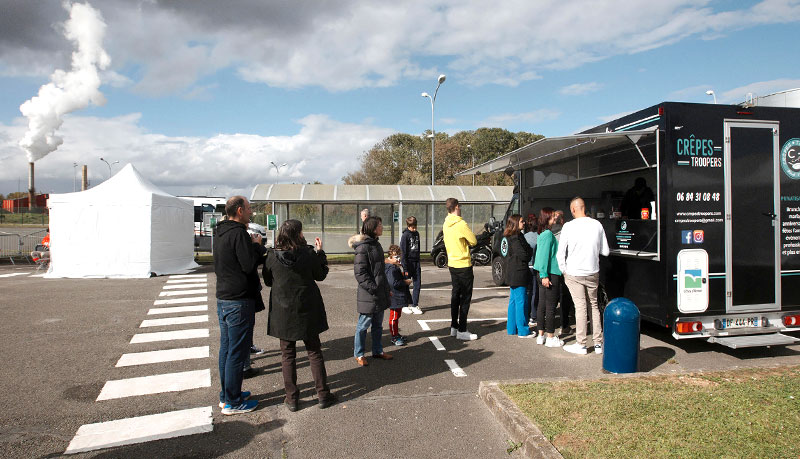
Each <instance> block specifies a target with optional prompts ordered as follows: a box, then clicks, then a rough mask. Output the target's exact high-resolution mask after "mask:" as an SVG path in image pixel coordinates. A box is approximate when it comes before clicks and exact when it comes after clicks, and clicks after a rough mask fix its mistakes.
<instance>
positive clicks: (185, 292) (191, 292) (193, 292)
mask: <svg viewBox="0 0 800 459" xmlns="http://www.w3.org/2000/svg"><path fill="white" fill-rule="evenodd" d="M198 293H208V289H205V288H199V289H196V290H175V291H174V292H173V291H169V292H161V293H159V294H158V296H179V295H197V294H198Z"/></svg>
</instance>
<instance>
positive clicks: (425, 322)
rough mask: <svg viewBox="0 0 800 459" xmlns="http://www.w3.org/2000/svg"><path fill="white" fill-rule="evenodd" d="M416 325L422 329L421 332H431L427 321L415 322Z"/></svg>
mask: <svg viewBox="0 0 800 459" xmlns="http://www.w3.org/2000/svg"><path fill="white" fill-rule="evenodd" d="M417 323H418V324H419V326H420V328H422V329H423V330H425V331H430V330H431V327H430V325H428V321H427V320H417Z"/></svg>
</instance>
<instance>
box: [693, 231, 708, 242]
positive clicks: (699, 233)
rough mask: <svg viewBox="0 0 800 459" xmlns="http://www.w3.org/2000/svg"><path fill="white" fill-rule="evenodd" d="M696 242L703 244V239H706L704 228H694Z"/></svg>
mask: <svg viewBox="0 0 800 459" xmlns="http://www.w3.org/2000/svg"><path fill="white" fill-rule="evenodd" d="M692 236H693V239H694V243H695V244H702V243H703V239H705V235H704V234H703V230H694V234H693V235H692Z"/></svg>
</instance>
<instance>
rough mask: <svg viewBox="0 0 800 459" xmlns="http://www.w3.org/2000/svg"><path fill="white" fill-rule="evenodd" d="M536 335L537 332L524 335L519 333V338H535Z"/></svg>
mask: <svg viewBox="0 0 800 459" xmlns="http://www.w3.org/2000/svg"><path fill="white" fill-rule="evenodd" d="M535 337H536V334H535V333H530V334H528V335H525V336H522V335H517V338H523V339H528V338H535Z"/></svg>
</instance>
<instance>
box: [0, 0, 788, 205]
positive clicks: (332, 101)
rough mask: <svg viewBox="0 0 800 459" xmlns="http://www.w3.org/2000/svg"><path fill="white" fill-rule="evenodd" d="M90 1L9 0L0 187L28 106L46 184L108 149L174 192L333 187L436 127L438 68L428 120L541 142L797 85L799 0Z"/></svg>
mask: <svg viewBox="0 0 800 459" xmlns="http://www.w3.org/2000/svg"><path fill="white" fill-rule="evenodd" d="M79 5H81V6H83V4H82V3H81V4H79ZM89 5H90V6H89V7H86V8H75V7H74V6H73V5H71V4H69V3H64V2H62V1H61V0H37V1H29V0H3V14H2V15H0V193H3V194H7V193H9V192H12V191H17V190H18V189H21V190H24V189H25V188H26V186H27V165H26V164H27V161H28V160H27V157H26V150H24V149H23V148H22V147H21V146H20V141H21V140H23V139H29V140H30V142H29V144H35V143H36V142H35V139H33V140H31V131H33V130H35V129H34V128H41V127H42V126H41V125H42V123H38V124H37V123H36V122H33V121H31V120H32V119H34V118H35V117H36V116H37V115H35V114H36V113H38V116H39V118H36V119H38V120H40V121H41V120H45V121H46V122H44V124H45V125H47V124H52V125H53V126H57V128H55V129H54V130H52V131H47V130H44V131H43V132H42V137H41V138H40V140H42V142H45V143H48V142H49V144H52V145H57V149H56V150H55V151H52V152H50V153H49V154H47V153H45V154H44V155H43V156H42V157H41V159H38V160H37V161H36V185H37V189H38V190H40V191H45V192H70V191H72V190H73V186H74V177H75V175H74V173H75V171H76V169H75V167H73V165H74V164H75V163H77V164H79V165H82V164H86V165H88V168H89V175H90V181H91V183H92V184H99V183H101V182H102V181H103V180H105V179H106V178H107V177H108V174H109V170H108V167H107V166H106V164H105V163H103V162H101V161H100V159H99V158H100V157H104V158H105V159H107V160H109V162H111V163H113V162H115V161H119V162H120V164H114V165H113V170H114V171H118V170H119V169H120V166H121V165H122V164H125V163H129V162H130V163H133V164H134V165H135V166H136V167H137V168H138V169H139V170H140V171H141V172H142V173H143V174H144V175H145V176H146V177H148V178H150V179H151V180H152V181H153V182H154V183H156V184H157V185H159V186H161V187H162V188H164V189H165V190H167V191H170V192H172V193H175V194H196V195H205V194H214V195H229V194H231V193H234V192H244V193H247V194H249V192H250V190H251V189H252V187H253V186H254V185H255V184H257V183H271V182H274V181H280V182H284V183H286V182H297V183H301V182H309V181H314V180H319V181H321V182H323V183H339V182H340V181H341V177H342V176H343V175H345V174H346V173H348V172H350V171H352V170H353V169H355V168H356V167H357V158H358V156H359V155H360V154H361V153H362V152H363V151H365V150H367V149H369V148H370V147H371V146H372V145H373V144H375V143H376V142H377V141H379V140H381V139H382V138H384V137H385V136H387V135H389V134H391V133H394V132H407V133H414V134H417V133H422V132H423V131H424V130H426V129H430V126H431V125H430V123H431V118H430V115H431V112H430V108H431V107H430V102H429V101H428V100H427V99H424V98H422V97H421V96H420V93H421V92H423V91H425V92H429V93H433V91H434V90H435V88H436V79H437V76H438V75H439V74H446V75H447V80H446V82H445V83H444V84H443V85H442V86H441V88H440V90H439V93H438V96H437V99H436V118H435V122H436V130H437V131H447V132H457V131H461V130H471V129H477V128H479V127H502V128H506V129H509V130H512V131H520V130H523V131H529V132H534V133H537V134H543V135H546V136H558V135H567V134H571V133H574V132H577V131H579V130H582V129H585V128H587V127H591V126H594V125H597V124H600V123H603V122H605V121H607V120H609V119H613V118H614V117H616V116H618V115H622V114H626V113H629V112H631V111H635V110H637V109H641V108H645V107H647V106H650V105H654V104H657V103H658V102H661V101H666V100H671V101H688V102H704V103H710V102H712V100H711V97H710V96H707V95H706V93H705V92H706V90H708V89H713V90H714V91H715V93H716V96H717V101H718V102H720V103H737V102H741V101H742V100H744V98H745V96H746V94H747V93H754V94H755V95H764V94H768V93H771V92H775V91H779V90H783V89H789V88H796V87H800V59H798V57H800V52H798V50H800V45H798V30H799V29H798V25H800V0H764V1H750V2H748V1H708V0H688V1H682V0H665V1H661V2H654V1H652V0H647V1H645V0H625V1H621V0H595V1H577V0H537V1H530V0H508V1H504V0H501V1H499V2H489V3H487V2H485V1H480V0H424V1H403V0H399V1H395V2H366V1H349V0H335V1H333V0H332V1H320V0H315V1H302V0H299V1H291V2H290V1H263V0H247V1H233V0H231V1H225V2H221V1H216V0H214V1H209V0H172V1H163V2H162V1H157V0H138V1H136V0H103V1H102V2H100V1H97V0H94V1H93V2H90V4H89ZM71 18H72V19H71ZM70 21H72V22H70ZM87 43H88V44H87ZM43 87H44V88H43ZM40 88H42V89H41V91H40ZM54 93H58V94H59V96H58V98H57V100H56V99H55V98H54V99H53V102H52V104H51V106H52V107H53V108H54V109H55V110H56V115H53V116H50V115H49V114H48V112H46V111H37V110H36V108H37V106H38V105H42V102H44V100H37V101H32V102H31V103H30V104H29V105H28V108H29V110H28V111H27V113H26V116H23V112H22V111H21V110H20V107H21V106H22V105H23V104H24V103H25V102H26V101H28V100H30V99H32V98H34V96H37V94H39V95H42V94H44V95H45V96H46V95H47V94H54ZM76 94H77V95H76ZM34 102H37V103H38V105H37V103H34ZM44 105H47V104H44ZM31 113H34V115H31ZM34 125H35V126H34ZM270 162H275V163H276V164H278V165H280V164H283V163H286V164H287V166H286V167H283V168H281V169H280V175H278V174H277V173H276V169H275V168H274V167H272V166H271V165H270Z"/></svg>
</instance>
